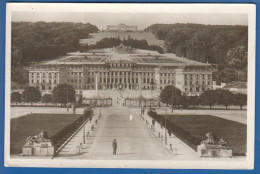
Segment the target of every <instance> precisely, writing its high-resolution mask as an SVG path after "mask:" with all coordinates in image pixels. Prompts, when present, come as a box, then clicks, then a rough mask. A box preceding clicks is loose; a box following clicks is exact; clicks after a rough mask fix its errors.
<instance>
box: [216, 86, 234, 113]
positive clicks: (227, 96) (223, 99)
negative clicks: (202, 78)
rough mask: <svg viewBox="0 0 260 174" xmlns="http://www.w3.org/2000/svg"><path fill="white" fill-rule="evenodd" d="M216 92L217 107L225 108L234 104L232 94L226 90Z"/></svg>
mask: <svg viewBox="0 0 260 174" xmlns="http://www.w3.org/2000/svg"><path fill="white" fill-rule="evenodd" d="M215 92H216V103H217V104H219V105H223V106H226V109H227V107H228V106H229V105H233V104H234V94H233V93H232V92H230V91H228V90H223V89H217V90H215Z"/></svg>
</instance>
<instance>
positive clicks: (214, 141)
mask: <svg viewBox="0 0 260 174" xmlns="http://www.w3.org/2000/svg"><path fill="white" fill-rule="evenodd" d="M206 137H207V139H206V140H203V141H202V142H201V144H200V145H198V146H197V153H198V155H199V156H200V157H232V148H230V147H227V146H226V145H227V141H225V140H224V139H223V138H220V139H218V138H217V137H216V136H214V134H213V133H212V132H209V133H206Z"/></svg>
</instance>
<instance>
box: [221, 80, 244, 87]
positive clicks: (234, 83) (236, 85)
mask: <svg viewBox="0 0 260 174" xmlns="http://www.w3.org/2000/svg"><path fill="white" fill-rule="evenodd" d="M229 88H245V89H246V88H247V82H241V81H233V82H231V83H228V84H227V85H226V86H225V87H224V89H229Z"/></svg>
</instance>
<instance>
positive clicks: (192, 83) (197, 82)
mask: <svg viewBox="0 0 260 174" xmlns="http://www.w3.org/2000/svg"><path fill="white" fill-rule="evenodd" d="M189 84H190V85H195V84H196V85H199V84H200V83H199V81H190V83H188V81H185V85H189ZM206 84H208V85H210V81H208V82H205V81H202V85H206Z"/></svg>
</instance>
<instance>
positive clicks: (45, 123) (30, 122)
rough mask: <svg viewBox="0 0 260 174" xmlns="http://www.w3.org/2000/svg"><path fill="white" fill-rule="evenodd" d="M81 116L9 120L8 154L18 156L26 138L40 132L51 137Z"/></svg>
mask: <svg viewBox="0 0 260 174" xmlns="http://www.w3.org/2000/svg"><path fill="white" fill-rule="evenodd" d="M80 116H81V115H79V114H77V115H73V114H28V115H25V116H21V117H18V118H13V119H11V138H10V141H11V142H10V152H11V154H18V153H21V151H22V146H23V145H24V144H25V140H26V138H27V137H28V136H34V135H38V134H39V133H40V132H41V131H42V130H45V131H47V132H48V136H49V137H52V136H53V135H55V134H56V133H57V132H59V131H60V130H61V129H63V128H64V127H65V126H67V125H68V124H70V123H72V122H73V121H75V120H76V119H78V118H79V117H80Z"/></svg>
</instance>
